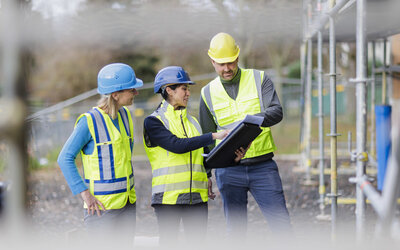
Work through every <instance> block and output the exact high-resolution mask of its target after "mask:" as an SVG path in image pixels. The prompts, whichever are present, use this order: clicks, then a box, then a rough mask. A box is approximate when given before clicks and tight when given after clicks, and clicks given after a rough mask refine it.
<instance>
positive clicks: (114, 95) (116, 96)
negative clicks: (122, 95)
mask: <svg viewBox="0 0 400 250" xmlns="http://www.w3.org/2000/svg"><path fill="white" fill-rule="evenodd" d="M111 97H112V98H113V99H114V100H115V101H117V102H118V99H119V93H118V92H114V93H111Z"/></svg>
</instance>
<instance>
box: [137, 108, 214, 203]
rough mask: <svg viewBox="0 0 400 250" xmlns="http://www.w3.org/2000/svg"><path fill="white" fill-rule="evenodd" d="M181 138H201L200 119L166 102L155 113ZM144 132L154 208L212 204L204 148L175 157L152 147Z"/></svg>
mask: <svg viewBox="0 0 400 250" xmlns="http://www.w3.org/2000/svg"><path fill="white" fill-rule="evenodd" d="M151 116H154V117H157V118H158V119H160V121H161V122H162V123H163V124H164V126H165V127H166V128H167V129H168V130H169V131H171V133H172V134H174V135H176V136H177V137H179V138H191V137H194V136H199V135H201V128H200V125H199V123H198V122H197V120H196V119H195V118H194V117H192V116H190V115H188V114H187V111H186V109H183V110H174V107H173V106H171V105H170V104H169V103H168V102H166V101H165V100H164V101H162V103H161V105H160V107H159V108H158V109H157V110H156V111H155V112H153V114H151ZM146 133H147V132H146V131H144V145H145V150H146V153H147V157H148V158H149V161H150V164H151V168H152V174H153V179H152V205H154V204H170V205H175V204H196V203H201V202H207V201H208V179H207V173H206V170H205V168H204V166H203V156H202V154H203V148H199V149H196V150H194V151H190V152H187V153H183V154H175V153H172V152H170V151H167V150H166V149H164V148H162V147H160V146H158V145H151V142H150V140H149V138H148V135H147V134H146Z"/></svg>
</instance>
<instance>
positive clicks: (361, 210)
mask: <svg viewBox="0 0 400 250" xmlns="http://www.w3.org/2000/svg"><path fill="white" fill-rule="evenodd" d="M365 16H366V11H365V0H357V27H356V28H357V31H356V33H357V35H356V47H357V52H356V79H355V82H356V99H357V104H356V130H357V131H356V144H357V148H356V152H357V170H356V172H357V176H356V177H357V179H360V178H362V176H364V174H365V169H366V163H367V160H368V157H367V154H366V135H367V133H366V132H367V126H366V123H367V102H366V100H367V98H366V97H367V88H366V82H367V79H366V77H367V67H366V66H367V65H366V49H365V47H366V46H365V45H366V26H365V24H366V22H365V20H366V19H365ZM356 197H357V204H356V232H357V239H358V240H361V239H362V238H363V236H364V224H365V206H366V200H365V196H364V194H363V192H362V190H361V189H360V187H358V186H357V191H356Z"/></svg>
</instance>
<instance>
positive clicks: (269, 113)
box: [199, 68, 283, 165]
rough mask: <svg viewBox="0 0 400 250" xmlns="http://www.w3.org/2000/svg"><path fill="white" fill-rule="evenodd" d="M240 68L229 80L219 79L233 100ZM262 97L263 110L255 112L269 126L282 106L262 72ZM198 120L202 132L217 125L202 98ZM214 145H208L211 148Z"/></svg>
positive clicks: (247, 162) (280, 114)
mask: <svg viewBox="0 0 400 250" xmlns="http://www.w3.org/2000/svg"><path fill="white" fill-rule="evenodd" d="M240 75H241V70H240V68H239V70H238V73H237V74H236V76H235V77H234V78H233V79H232V80H231V81H224V80H222V79H221V82H222V85H223V86H224V88H225V91H226V93H227V94H228V95H229V96H230V97H231V98H232V99H233V100H235V99H236V97H237V94H238V90H239V84H240ZM261 91H262V98H263V104H264V109H265V112H262V113H258V114H255V115H257V116H262V117H264V122H263V123H262V126H263V127H271V126H273V125H275V124H277V123H279V122H280V121H281V120H282V118H283V112H282V106H281V104H280V102H279V98H278V95H277V94H276V91H275V88H274V84H273V83H272V80H271V79H270V78H269V77H268V76H267V74H266V73H265V72H264V78H263V81H262V85H261ZM199 112H200V114H199V122H200V126H201V128H202V130H203V133H208V132H216V130H217V125H216V124H215V121H214V119H213V116H212V114H211V112H210V110H209V109H208V107H207V105H206V104H205V103H204V100H203V98H200V110H199ZM212 147H214V145H212V146H209V148H210V149H211V148H212ZM272 157H273V153H269V154H266V155H261V156H257V157H254V158H247V159H243V160H241V161H240V164H243V165H251V164H255V163H258V162H261V161H265V160H268V159H271V158H272Z"/></svg>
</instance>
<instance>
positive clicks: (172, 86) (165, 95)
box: [161, 84, 182, 100]
mask: <svg viewBox="0 0 400 250" xmlns="http://www.w3.org/2000/svg"><path fill="white" fill-rule="evenodd" d="M179 85H182V84H174V85H168V86H167V87H165V88H164V89H163V88H161V96H162V97H163V98H164V100H167V99H168V93H167V90H166V89H167V88H171V89H172V90H175V89H176V88H177V87H179Z"/></svg>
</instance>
